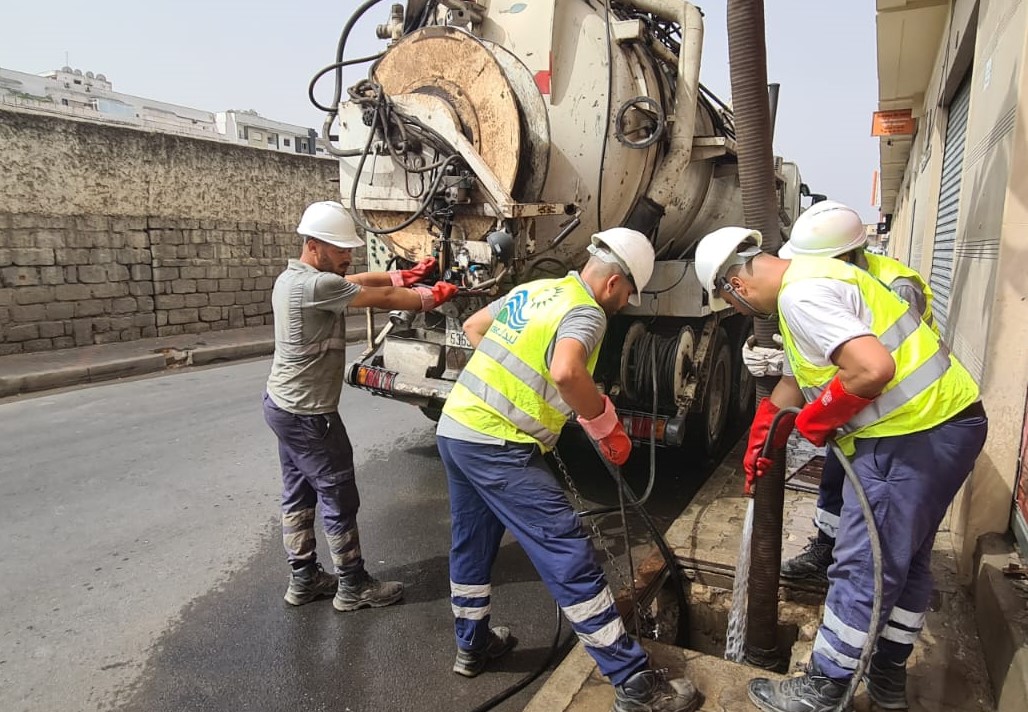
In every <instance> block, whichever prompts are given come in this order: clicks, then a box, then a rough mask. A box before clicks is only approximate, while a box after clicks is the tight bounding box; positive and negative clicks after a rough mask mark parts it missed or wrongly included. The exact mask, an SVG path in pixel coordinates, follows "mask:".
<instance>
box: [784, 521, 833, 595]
mask: <svg viewBox="0 0 1028 712" xmlns="http://www.w3.org/2000/svg"><path fill="white" fill-rule="evenodd" d="M834 547H835V539H832V538H831V537H830V536H828V535H827V534H825V533H824V532H821V531H819V532H818V533H817V536H812V537H810V541H809V542H808V543H807V546H806V547H805V548H804V549H803V553H802V554H799V555H798V556H794V557H793V558H791V559H789V560H788V561H783V562H782V578H783V579H787V580H789V581H809V582H811V583H825V582H827V581H828V567H829V566H831V565H832V549H833V548H834Z"/></svg>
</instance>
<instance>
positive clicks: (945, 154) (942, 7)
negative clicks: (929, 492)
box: [876, 0, 1028, 573]
mask: <svg viewBox="0 0 1028 712" xmlns="http://www.w3.org/2000/svg"><path fill="white" fill-rule="evenodd" d="M877 34H878V79H879V107H878V108H879V110H880V112H890V115H895V114H900V115H902V113H903V112H905V111H909V112H910V114H909V116H910V119H911V121H910V122H909V124H908V126H909V128H900V129H899V130H898V131H896V132H895V133H892V134H889V135H885V136H882V138H881V139H880V141H881V143H880V154H881V207H882V213H883V216H884V220H885V221H886V222H887V224H889V226H890V230H889V235H888V241H887V244H888V252H889V254H890V255H892V256H893V257H896V258H898V259H899V260H901V261H903V262H905V263H907V264H909V265H910V266H911V267H914V268H915V269H917V270H919V271H920V272H921V273H922V274H923V275H925V277H926V278H927V279H928V281H929V282H930V284H931V287H932V290H933V292H934V293H935V304H934V305H933V312H934V313H935V318H936V320H937V322H938V324H939V327H940V329H941V331H942V334H943V337H944V338H945V340H946V342H947V343H948V344H949V345H950V346H951V348H952V349H953V352H954V353H955V354H956V355H957V356H958V357H959V358H960V360H961V361H962V362H963V363H964V364H965V365H966V366H967V367H968V369H969V370H970V371H971V373H972V374H973V375H974V377H975V378H976V379H977V381H978V383H979V385H980V386H981V389H982V397H983V400H984V402H985V406H986V409H987V410H988V412H989V416H990V432H989V438H988V441H987V443H986V445H985V450H984V451H983V453H982V455H981V457H980V458H979V460H978V464H977V466H976V468H975V471H974V472H973V473H972V475H971V478H970V479H969V480H968V482H967V484H966V485H965V486H964V488H963V490H962V491H961V493H960V495H959V496H958V498H957V500H956V501H955V502H954V505H953V508H952V511H951V519H950V528H951V530H952V531H953V533H954V541H955V542H956V546H957V549H958V551H957V554H958V560H959V562H960V565H961V570H962V572H964V573H968V572H969V569H970V565H971V559H972V554H973V551H974V547H975V544H976V542H977V540H978V537H979V536H981V535H982V534H984V533H987V532H1004V531H1007V530H1008V529H1009V528H1013V529H1014V531H1015V533H1016V534H1018V536H1019V538H1020V539H1021V543H1022V546H1023V547H1024V546H1028V527H1026V526H1025V520H1026V518H1028V493H1026V490H1028V483H1025V482H1024V481H1023V478H1024V476H1025V475H1024V473H1023V472H1019V471H1020V470H1023V468H1022V463H1023V458H1024V457H1025V456H1026V453H1025V452H1024V448H1025V447H1026V444H1028V434H1026V430H1025V424H1026V400H1028V352H1026V348H1025V344H1026V343H1028V72H1026V71H1025V65H1026V62H1028V8H1026V3H1024V2H1022V1H1021V0H877ZM876 118H878V117H876ZM877 123H878V122H877V121H876V124H877ZM1019 478H1021V479H1019ZM1015 491H1018V492H1020V497H1017V498H1015ZM1025 550H1028V549H1025Z"/></svg>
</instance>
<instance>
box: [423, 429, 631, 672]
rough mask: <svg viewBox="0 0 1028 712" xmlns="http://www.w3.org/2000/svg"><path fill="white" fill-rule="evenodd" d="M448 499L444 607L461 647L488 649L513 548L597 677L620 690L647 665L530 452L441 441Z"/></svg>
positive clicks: (582, 538)
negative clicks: (505, 544) (505, 561)
mask: <svg viewBox="0 0 1028 712" xmlns="http://www.w3.org/2000/svg"><path fill="white" fill-rule="evenodd" d="M438 443H439V454H440V456H441V457H442V460H443V465H444V466H445V468H446V475H447V480H448V483H449V491H450V511H451V517H452V531H451V534H452V545H451V548H450V604H451V607H452V609H453V612H454V617H455V620H454V632H455V633H456V638H457V646H458V647H459V648H461V649H464V650H478V649H481V648H482V647H483V646H484V645H485V644H486V643H487V642H488V639H489V638H488V631H489V619H490V613H491V594H492V589H491V581H492V565H493V562H494V561H495V560H496V555H497V552H498V551H499V547H500V540H501V539H502V537H503V533H504V531H505V530H510V532H511V534H513V535H514V537H515V538H516V539H517V540H518V543H520V544H521V546H522V548H523V549H524V550H525V553H526V554H528V557H529V559H531V561H532V564H533V565H534V566H535V568H536V570H537V571H538V572H539V575H540V577H541V578H542V580H543V583H545V584H546V587H547V588H548V589H549V591H550V594H551V595H552V596H553V598H554V599H555V600H556V601H557V603H558V604H559V605H560V607H561V610H563V611H564V615H565V616H566V617H567V618H568V620H569V621H570V622H571V625H572V627H573V628H574V630H575V633H576V634H577V635H578V637H579V639H580V640H581V641H582V643H583V644H584V645H585V646H586V650H587V651H588V652H589V654H590V655H591V656H592V657H593V659H595V660H596V664H597V666H598V667H599V669H600V672H601V673H603V674H604V675H605V676H607V677H608V678H609V679H610V681H611V682H612V683H613V684H615V685H617V684H621V683H622V682H624V681H625V680H626V679H627V678H628V677H630V676H631V675H633V674H635V673H636V672H638V671H639V670H641V669H643V668H645V667H646V666H647V665H648V660H647V657H646V653H645V651H643V649H642V647H641V646H640V645H639V643H638V642H636V641H635V640H633V639H632V638H631V637H630V636H629V635H628V633H627V632H626V631H625V626H624V623H623V622H622V621H621V618H620V616H619V615H618V612H617V609H616V607H615V606H614V597H613V595H612V594H611V591H610V588H609V587H608V586H607V580H606V577H605V576H604V575H603V570H602V569H601V568H600V566H599V564H598V563H597V562H596V556H595V550H594V549H593V546H592V542H591V541H590V540H589V537H588V536H587V535H586V533H585V531H584V530H583V529H582V526H581V523H580V522H579V520H578V516H577V515H576V514H575V512H574V510H573V509H572V508H571V505H570V504H569V503H568V501H567V498H566V497H565V496H564V492H563V490H561V488H560V486H559V485H558V484H557V481H556V479H555V478H554V477H553V475H552V473H551V472H550V471H549V469H548V468H547V466H546V462H545V461H544V460H543V458H542V456H541V454H540V453H539V448H538V447H536V446H533V445H511V444H508V445H485V444H481V443H469V442H464V441H461V440H454V439H452V438H447V437H442V436H440V437H439V438H438Z"/></svg>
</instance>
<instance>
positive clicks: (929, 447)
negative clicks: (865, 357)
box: [813, 416, 988, 679]
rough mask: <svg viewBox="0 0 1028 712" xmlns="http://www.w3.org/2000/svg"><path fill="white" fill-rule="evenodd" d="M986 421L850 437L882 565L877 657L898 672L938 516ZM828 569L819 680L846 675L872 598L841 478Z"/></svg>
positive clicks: (848, 491) (914, 632) (863, 536)
mask: <svg viewBox="0 0 1028 712" xmlns="http://www.w3.org/2000/svg"><path fill="white" fill-rule="evenodd" d="M987 432H988V420H987V419H986V418H985V417H984V416H971V417H964V418H957V419H953V420H949V421H946V422H945V423H942V424H941V425H938V426H936V427H934V428H931V429H929V430H924V431H921V432H917V433H910V434H908V435H900V436H896V437H887V438H874V439H859V438H858V439H857V441H856V453H855V454H854V456H853V457H852V458H851V462H852V464H853V470H854V472H855V473H856V475H857V478H858V479H859V481H860V484H861V486H862V487H863V489H864V492H865V493H866V494H867V498H868V501H869V502H870V504H871V509H872V512H873V514H874V519H875V524H876V525H877V526H878V533H879V538H880V539H881V546H882V558H883V579H884V581H883V583H884V586H883V592H882V614H883V615H882V618H883V619H884V620H882V621H881V624H880V628H879V630H880V631H881V637H880V638H879V639H878V644H877V650H878V654H879V655H883V656H884V657H885V658H886V659H887V660H888V661H889V662H892V663H894V664H902V663H904V662H905V661H906V659H907V657H908V656H909V655H910V653H911V651H912V650H913V647H914V641H915V640H916V639H917V636H918V634H919V633H920V631H921V628H922V626H923V625H924V617H925V611H926V610H927V609H928V602H929V599H930V597H931V593H932V586H933V583H932V575H931V555H932V546H933V544H934V542H935V533H936V531H937V530H938V528H939V524H940V523H941V522H942V519H943V517H944V516H945V514H946V509H947V508H948V507H949V505H950V502H952V501H953V498H954V497H955V496H956V494H957V491H958V490H959V489H960V486H961V485H962V484H963V483H964V480H966V479H967V476H968V475H969V474H970V472H971V469H972V468H973V467H974V462H975V459H976V458H977V457H978V454H979V453H980V452H981V450H982V446H983V445H984V444H985V437H986V434H987ZM842 497H843V505H842V510H841V512H840V517H839V530H838V535H837V537H836V541H835V549H834V555H835V560H834V562H833V563H832V565H831V566H830V567H829V569H828V597H827V599H826V601H825V613H824V619H823V621H822V623H821V628H820V630H819V631H818V634H817V638H816V639H815V641H814V652H813V660H814V662H815V663H816V664H817V666H818V668H819V669H820V670H821V672H822V673H823V674H825V675H828V676H829V677H834V678H840V679H846V678H849V677H852V675H853V671H854V669H855V668H856V666H857V660H858V658H859V657H860V651H861V648H862V647H863V645H864V643H865V642H866V640H867V633H868V629H869V628H870V622H871V606H872V603H873V599H874V575H873V564H872V559H871V544H870V541H869V539H868V536H867V528H866V525H865V523H864V518H863V516H862V514H861V510H860V505H859V503H858V502H857V497H856V493H855V492H854V490H853V486H852V485H851V484H850V482H849V480H846V482H845V484H844V486H843V490H842Z"/></svg>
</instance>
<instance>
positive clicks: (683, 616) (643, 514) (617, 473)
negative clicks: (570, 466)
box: [589, 438, 689, 648]
mask: <svg viewBox="0 0 1028 712" xmlns="http://www.w3.org/2000/svg"><path fill="white" fill-rule="evenodd" d="M589 443H590V444H591V445H592V446H593V450H595V451H596V456H597V457H599V458H600V460H601V461H602V462H603V464H604V465H605V466H606V468H607V472H608V473H610V476H611V477H613V478H614V481H615V482H616V483H617V485H618V487H620V488H621V491H622V492H623V493H624V495H625V499H626V501H627V504H628V506H630V507H632V509H634V510H635V512H636V513H637V514H638V515H639V517H640V518H641V519H642V520H643V523H644V524H645V525H646V528H647V529H649V531H650V534H651V535H652V536H653V543H654V544H656V545H657V549H658V550H660V555H661V557H663V559H664V563H665V564H667V568H668V575H669V576H670V578H671V583H672V585H673V587H674V590H675V602H676V603H677V604H678V628H677V630H676V631H675V645H677V646H679V647H683V648H684V647H687V644H688V641H689V608H688V604H687V602H686V600H685V583H684V582H683V581H682V574H681V572H680V571H679V570H678V561H677V560H676V559H675V555H674V554H673V553H672V552H671V547H669V546H668V544H667V540H666V539H664V535H663V534H661V533H660V530H659V529H657V525H656V524H654V523H653V519H652V518H651V517H650V514H649V512H647V511H646V509H645V508H644V507H643V506H642V505H641V503H640V501H639V498H638V497H636V494H635V491H634V490H633V489H632V487H631V485H629V484H628V482H626V481H625V478H624V477H622V476H621V468H620V467H618V466H617V465H615V464H613V463H612V462H610V461H609V460H607V458H605V457H604V456H603V453H601V452H600V447H599V445H597V444H596V443H595V442H594V441H593V439H592V438H589ZM625 553H626V554H627V555H628V556H631V555H632V552H631V551H627V552H625ZM631 584H632V586H633V591H632V596H633V597H634V596H635V591H634V586H635V581H632V582H631Z"/></svg>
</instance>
